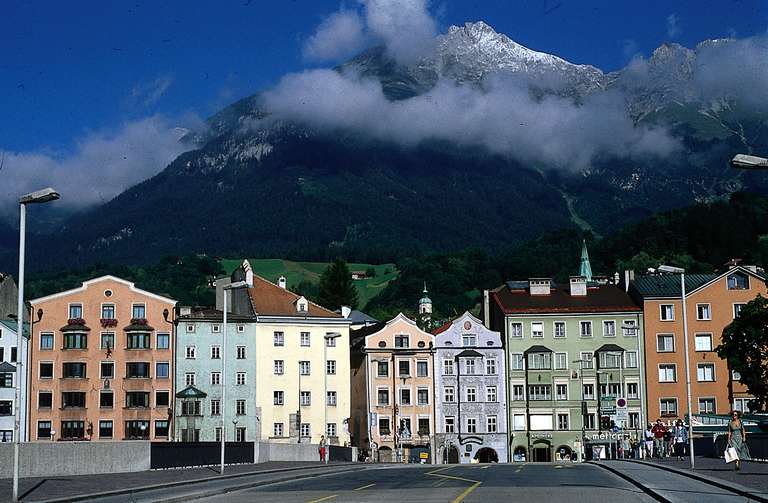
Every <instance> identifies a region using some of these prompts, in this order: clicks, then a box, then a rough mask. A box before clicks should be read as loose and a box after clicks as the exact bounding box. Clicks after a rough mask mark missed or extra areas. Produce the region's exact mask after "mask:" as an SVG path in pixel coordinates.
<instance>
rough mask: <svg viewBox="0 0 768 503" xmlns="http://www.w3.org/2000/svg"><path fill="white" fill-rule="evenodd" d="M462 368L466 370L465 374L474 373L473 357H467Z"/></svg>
mask: <svg viewBox="0 0 768 503" xmlns="http://www.w3.org/2000/svg"><path fill="white" fill-rule="evenodd" d="M464 368H465V370H466V374H467V375H470V376H471V375H475V359H474V358H467V359H466V360H465V361H464Z"/></svg>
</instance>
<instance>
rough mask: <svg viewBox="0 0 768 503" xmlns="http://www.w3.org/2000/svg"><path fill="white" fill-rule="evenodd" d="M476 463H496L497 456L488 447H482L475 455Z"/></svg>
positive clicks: (497, 460)
mask: <svg viewBox="0 0 768 503" xmlns="http://www.w3.org/2000/svg"><path fill="white" fill-rule="evenodd" d="M475 459H476V460H477V462H478V463H498V462H499V455H498V454H497V453H496V451H495V450H493V449H491V448H490V447H483V448H482V449H480V450H479V451H477V453H476V454H475Z"/></svg>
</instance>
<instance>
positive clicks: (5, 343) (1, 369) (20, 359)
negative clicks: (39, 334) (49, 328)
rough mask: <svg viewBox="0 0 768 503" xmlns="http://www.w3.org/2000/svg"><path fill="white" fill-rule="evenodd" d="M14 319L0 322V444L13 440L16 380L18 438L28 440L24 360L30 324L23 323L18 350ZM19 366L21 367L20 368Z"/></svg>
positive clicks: (26, 373) (16, 326) (26, 353)
mask: <svg viewBox="0 0 768 503" xmlns="http://www.w3.org/2000/svg"><path fill="white" fill-rule="evenodd" d="M17 330H18V324H17V323H16V320H3V319H0V442H12V441H13V422H14V419H15V414H16V388H15V386H16V381H17V380H19V385H20V388H21V396H20V400H19V404H18V406H19V412H20V416H19V421H20V424H19V428H20V432H19V438H20V439H21V441H22V442H24V441H26V440H28V438H27V383H28V380H27V375H28V372H27V365H26V362H27V357H28V349H29V348H28V346H29V323H24V334H23V335H24V336H23V337H22V338H21V349H20V350H19V349H18V348H17V346H16V332H17ZM19 363H21V365H19Z"/></svg>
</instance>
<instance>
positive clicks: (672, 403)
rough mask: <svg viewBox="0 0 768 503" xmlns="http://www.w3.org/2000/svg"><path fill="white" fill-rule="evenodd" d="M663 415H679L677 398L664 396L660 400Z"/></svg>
mask: <svg viewBox="0 0 768 503" xmlns="http://www.w3.org/2000/svg"><path fill="white" fill-rule="evenodd" d="M659 405H660V407H661V409H660V410H661V415H662V416H676V415H677V398H662V399H661V400H659Z"/></svg>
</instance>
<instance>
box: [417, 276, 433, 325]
mask: <svg viewBox="0 0 768 503" xmlns="http://www.w3.org/2000/svg"><path fill="white" fill-rule="evenodd" d="M422 293H423V295H422V297H421V299H420V300H419V318H420V319H421V322H422V323H424V324H425V325H428V324H429V323H430V321H431V319H432V299H430V298H429V296H428V295H427V282H426V281H425V282H424V291H423V292H422Z"/></svg>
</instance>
